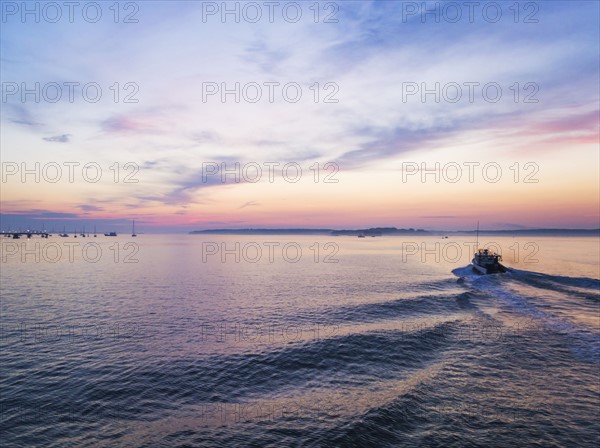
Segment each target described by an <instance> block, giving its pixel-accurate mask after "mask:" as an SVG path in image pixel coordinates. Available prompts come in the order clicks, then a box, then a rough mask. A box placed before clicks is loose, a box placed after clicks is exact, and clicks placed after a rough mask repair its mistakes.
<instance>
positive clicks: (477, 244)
mask: <svg viewBox="0 0 600 448" xmlns="http://www.w3.org/2000/svg"><path fill="white" fill-rule="evenodd" d="M476 246H477V250H479V220H477V243H476Z"/></svg>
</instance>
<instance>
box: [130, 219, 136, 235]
mask: <svg viewBox="0 0 600 448" xmlns="http://www.w3.org/2000/svg"><path fill="white" fill-rule="evenodd" d="M131 236H137V235H136V234H135V219H134V220H133V223H132V224H131Z"/></svg>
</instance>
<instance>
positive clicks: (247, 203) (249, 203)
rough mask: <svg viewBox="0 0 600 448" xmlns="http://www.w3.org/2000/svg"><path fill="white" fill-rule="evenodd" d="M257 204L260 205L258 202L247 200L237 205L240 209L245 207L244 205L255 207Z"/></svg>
mask: <svg viewBox="0 0 600 448" xmlns="http://www.w3.org/2000/svg"><path fill="white" fill-rule="evenodd" d="M257 205H260V204H259V203H258V202H256V201H249V202H246V203H245V204H243V205H242V206H240V207H238V209H242V208H246V207H256V206H257Z"/></svg>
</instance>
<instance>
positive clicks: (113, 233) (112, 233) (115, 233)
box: [104, 232, 117, 236]
mask: <svg viewBox="0 0 600 448" xmlns="http://www.w3.org/2000/svg"><path fill="white" fill-rule="evenodd" d="M104 236H117V232H109V233H105V234H104Z"/></svg>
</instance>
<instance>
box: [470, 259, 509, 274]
mask: <svg viewBox="0 0 600 448" xmlns="http://www.w3.org/2000/svg"><path fill="white" fill-rule="evenodd" d="M471 266H473V270H474V271H475V272H477V273H478V274H482V275H488V274H504V273H505V272H508V268H507V267H506V266H504V265H503V264H502V263H496V264H493V265H489V266H481V265H480V264H479V263H477V260H475V259H473V260H471Z"/></svg>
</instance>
